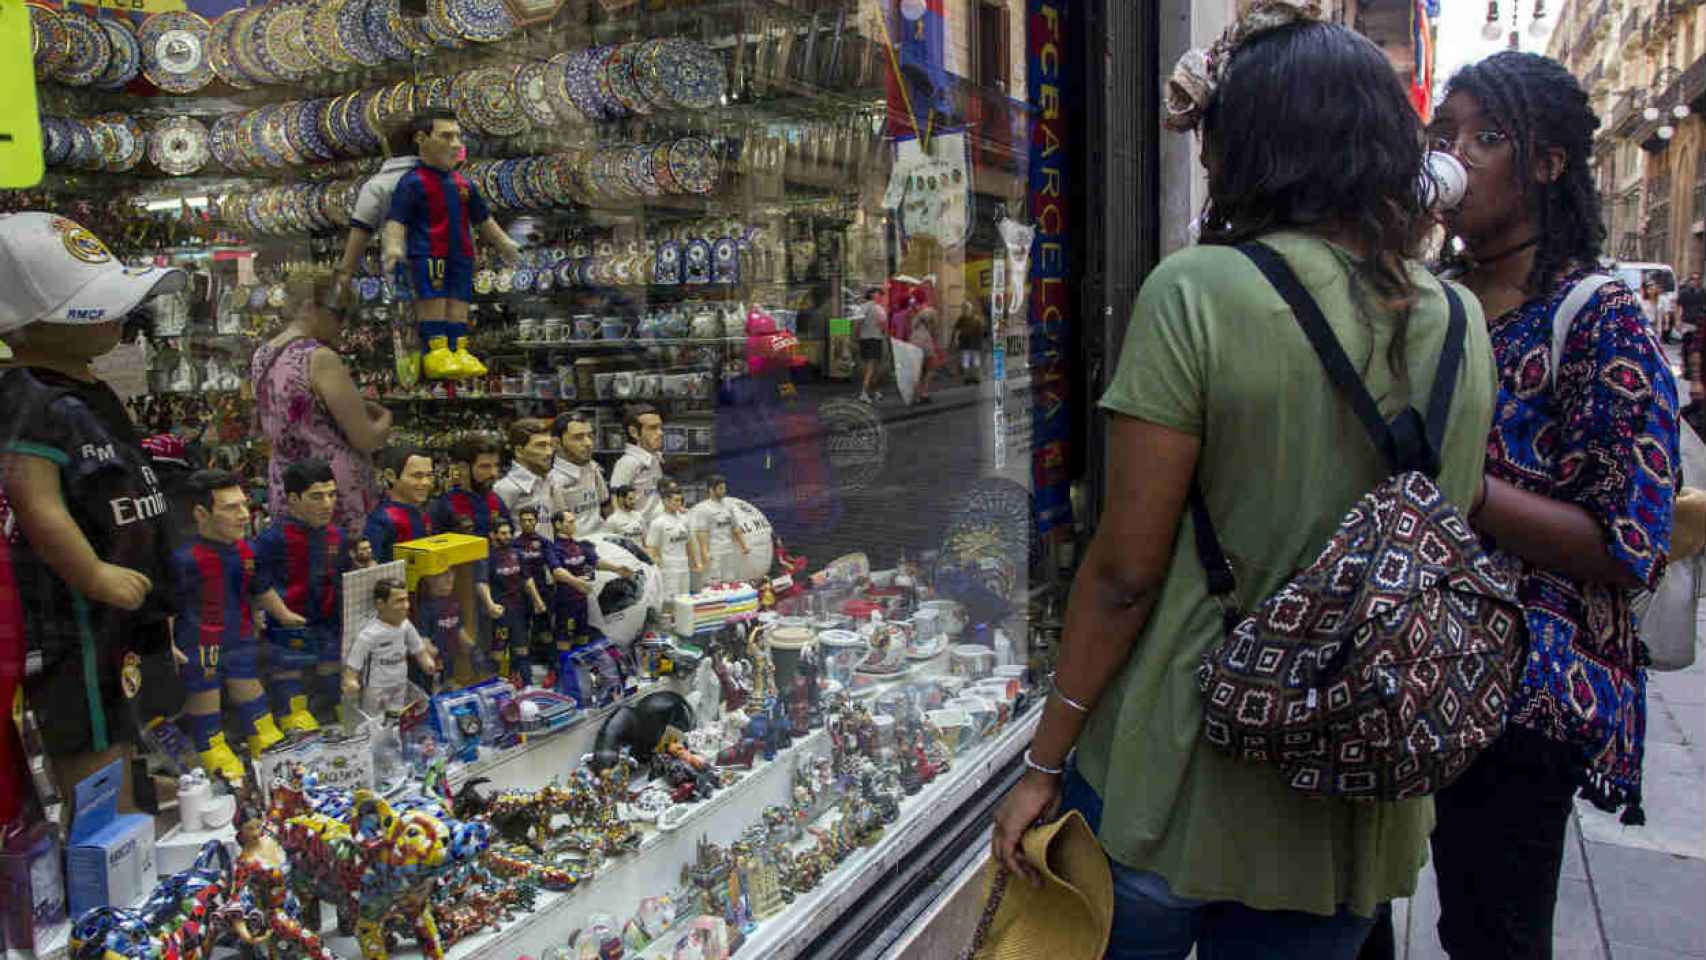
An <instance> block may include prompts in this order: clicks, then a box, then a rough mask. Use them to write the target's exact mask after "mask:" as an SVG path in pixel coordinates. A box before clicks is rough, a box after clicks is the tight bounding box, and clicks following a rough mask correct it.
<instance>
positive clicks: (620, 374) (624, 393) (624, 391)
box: [610, 370, 669, 447]
mask: <svg viewBox="0 0 1706 960" xmlns="http://www.w3.org/2000/svg"><path fill="white" fill-rule="evenodd" d="M610 395H611V396H613V397H616V398H617V399H618V400H626V399H628V398H630V397H632V396H633V395H634V372H633V371H632V370H619V371H617V372H616V373H613V374H611V375H610ZM668 445H669V444H668V441H667V439H666V441H665V443H664V446H665V447H668Z"/></svg>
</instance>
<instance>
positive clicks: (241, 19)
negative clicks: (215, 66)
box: [219, 7, 267, 87]
mask: <svg viewBox="0 0 1706 960" xmlns="http://www.w3.org/2000/svg"><path fill="white" fill-rule="evenodd" d="M260 12H261V11H260V8H258V7H248V8H244V9H237V10H233V11H231V12H230V13H227V14H225V15H224V16H222V17H220V18H219V19H220V20H221V21H226V20H229V21H230V24H229V26H227V27H226V28H225V30H224V32H223V33H222V36H223V37H224V38H225V42H224V43H223V45H222V46H223V47H224V56H225V57H227V58H228V59H229V60H230V62H231V66H232V67H233V69H234V72H235V73H237V74H238V75H239V76H240V77H242V80H243V83H244V85H245V86H248V87H254V86H259V85H261V84H264V83H266V82H267V79H266V78H265V77H263V76H262V75H261V66H260V64H259V63H258V62H257V61H256V60H255V57H254V49H253V48H254V44H253V43H251V42H250V41H249V28H250V27H252V26H254V23H255V17H256V16H257V15H258V14H259V13H260Z"/></svg>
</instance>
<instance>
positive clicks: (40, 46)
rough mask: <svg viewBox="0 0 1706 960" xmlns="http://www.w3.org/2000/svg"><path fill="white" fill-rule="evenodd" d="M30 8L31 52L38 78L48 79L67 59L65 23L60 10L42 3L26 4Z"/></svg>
mask: <svg viewBox="0 0 1706 960" xmlns="http://www.w3.org/2000/svg"><path fill="white" fill-rule="evenodd" d="M26 5H27V6H28V7H29V8H30V54H31V55H32V56H34V57H35V63H36V79H37V80H46V79H47V78H48V77H50V76H52V75H53V71H54V70H56V69H58V67H59V65H60V64H61V63H63V62H64V61H65V53H66V45H67V44H68V43H69V42H70V38H69V37H67V36H66V32H65V24H64V23H62V22H61V21H60V18H59V11H57V10H54V9H53V8H51V7H47V6H43V5H41V4H36V3H31V4H26Z"/></svg>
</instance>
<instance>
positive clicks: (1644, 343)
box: [1487, 270, 1682, 812]
mask: <svg viewBox="0 0 1706 960" xmlns="http://www.w3.org/2000/svg"><path fill="white" fill-rule="evenodd" d="M1585 275H1586V274H1585V271H1581V270H1577V271H1573V272H1571V273H1570V274H1569V275H1567V276H1565V277H1563V278H1561V279H1559V281H1558V282H1557V283H1556V284H1555V285H1554V286H1553V287H1552V289H1551V290H1550V291H1548V292H1547V293H1546V295H1544V296H1542V297H1537V298H1534V299H1532V300H1529V301H1528V302H1526V303H1524V304H1523V305H1522V306H1520V307H1518V308H1516V309H1514V310H1511V311H1509V312H1508V313H1506V314H1504V315H1503V316H1500V317H1498V318H1496V319H1494V320H1492V321H1490V322H1489V325H1488V326H1489V330H1490V333H1491V335H1492V341H1493V354H1494V357H1495V358H1496V359H1497V361H1498V365H1499V396H1498V405H1497V407H1496V408H1495V409H1494V411H1493V429H1492V434H1491V436H1490V437H1489V438H1488V441H1487V473H1488V475H1489V476H1494V477H1498V478H1499V479H1501V480H1505V481H1508V482H1510V483H1512V484H1514V485H1516V486H1518V487H1520V488H1522V489H1524V490H1527V491H1530V492H1532V493H1538V494H1541V495H1543V496H1547V497H1551V498H1552V499H1555V500H1562V501H1567V502H1569V503H1574V504H1576V505H1578V506H1580V507H1582V508H1583V509H1585V510H1587V511H1588V512H1589V513H1591V514H1592V515H1593V516H1594V518H1595V519H1596V520H1598V521H1599V524H1600V526H1601V527H1602V528H1603V529H1604V531H1605V534H1606V542H1607V544H1608V545H1609V549H1610V551H1611V554H1612V556H1613V557H1614V558H1615V559H1616V561H1617V562H1618V563H1619V564H1621V565H1622V566H1623V567H1625V568H1626V569H1627V570H1628V571H1629V572H1630V573H1632V574H1634V575H1635V577H1636V578H1637V579H1639V580H1640V581H1641V582H1642V583H1643V584H1644V585H1645V586H1646V588H1648V589H1651V588H1653V587H1656V586H1657V585H1658V582H1659V578H1660V577H1662V576H1663V574H1664V569H1665V561H1666V557H1667V555H1668V551H1669V547H1670V533H1671V504H1672V500H1673V498H1674V496H1675V493H1676V491H1677V489H1678V487H1679V486H1680V482H1681V480H1680V470H1681V462H1682V460H1681V455H1680V453H1679V449H1678V435H1677V431H1678V427H1677V396H1676V381H1675V378H1674V376H1673V374H1672V372H1671V369H1670V365H1669V361H1668V360H1667V359H1666V357H1665V354H1664V351H1663V349H1662V348H1661V347H1660V345H1659V343H1658V341H1657V339H1656V337H1655V335H1654V332H1653V330H1652V328H1651V326H1650V325H1649V324H1648V322H1647V319H1646V317H1645V315H1644V314H1643V313H1642V312H1641V307H1640V304H1639V302H1637V300H1636V298H1635V295H1634V293H1632V292H1631V291H1630V290H1629V288H1628V287H1627V286H1626V285H1624V284H1623V283H1622V282H1621V281H1615V282H1612V283H1608V284H1606V285H1605V286H1604V287H1601V288H1600V290H1599V291H1598V292H1597V293H1596V294H1594V296H1593V297H1592V298H1591V299H1589V300H1588V302H1587V304H1586V305H1585V306H1584V307H1583V308H1582V310H1581V312H1580V313H1579V314H1578V315H1577V317H1576V320H1575V322H1574V323H1573V324H1572V325H1571V328H1570V334H1569V336H1568V338H1567V339H1566V340H1565V343H1564V349H1563V352H1562V354H1561V357H1560V363H1559V370H1558V374H1557V377H1556V379H1557V384H1556V387H1555V388H1553V387H1552V385H1551V381H1552V379H1553V377H1552V371H1551V366H1552V322H1553V321H1552V315H1553V313H1554V311H1555V310H1556V309H1557V308H1558V305H1559V304H1560V303H1561V302H1562V301H1563V299H1564V298H1565V297H1566V296H1567V295H1568V294H1569V291H1570V290H1571V289H1572V288H1573V287H1574V286H1575V284H1576V282H1577V281H1579V280H1580V279H1582V277H1583V276H1585ZM1518 590H1519V595H1520V598H1521V600H1522V603H1523V606H1524V608H1525V610H1526V614H1527V617H1526V619H1527V626H1528V634H1529V651H1528V656H1527V659H1526V661H1525V663H1524V666H1523V670H1522V677H1521V682H1520V684H1519V687H1518V690H1517V691H1516V694H1515V697H1514V698H1513V703H1512V705H1511V711H1510V718H1511V722H1512V723H1516V724H1519V725H1521V726H1523V727H1526V728H1528V729H1531V730H1534V731H1536V732H1539V733H1541V734H1543V735H1545V736H1547V737H1548V738H1550V739H1553V740H1557V741H1561V742H1565V743H1569V744H1573V745H1575V746H1576V747H1577V748H1578V749H1579V750H1580V755H1581V760H1582V763H1583V766H1584V768H1585V777H1584V787H1583V792H1584V795H1586V796H1588V797H1589V798H1590V799H1592V800H1594V801H1595V802H1596V803H1598V804H1599V805H1600V806H1601V807H1604V808H1606V809H1616V808H1617V807H1620V806H1623V805H1630V806H1631V807H1633V808H1637V809H1638V805H1639V803H1640V800H1641V758H1642V753H1643V744H1644V741H1645V739H1646V726H1647V723H1646V721H1647V708H1646V686H1647V676H1646V670H1645V669H1644V668H1645V664H1646V650H1645V648H1644V647H1643V646H1642V644H1641V641H1640V636H1639V633H1638V629H1637V608H1636V601H1637V600H1638V599H1639V598H1640V597H1641V595H1642V592H1641V591H1637V590H1623V589H1619V588H1617V587H1613V586H1609V585H1606V584H1596V583H1582V582H1579V581H1576V580H1573V579H1571V578H1569V577H1567V576H1564V575H1563V574H1560V573H1557V572H1554V571H1550V570H1545V569H1541V568H1539V567H1536V566H1534V565H1532V564H1528V563H1524V564H1523V575H1522V581H1521V583H1520V585H1519V588H1518ZM1631 812H1633V811H1631Z"/></svg>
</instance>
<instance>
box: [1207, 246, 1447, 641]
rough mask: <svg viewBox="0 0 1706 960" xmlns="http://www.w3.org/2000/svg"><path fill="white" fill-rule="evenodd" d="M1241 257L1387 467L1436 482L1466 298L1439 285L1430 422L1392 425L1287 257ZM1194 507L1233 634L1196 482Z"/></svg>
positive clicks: (1222, 556)
mask: <svg viewBox="0 0 1706 960" xmlns="http://www.w3.org/2000/svg"><path fill="white" fill-rule="evenodd" d="M1238 251H1239V252H1240V253H1242V254H1244V255H1245V256H1246V257H1249V258H1250V260H1251V262H1253V263H1254V264H1255V265H1256V268H1257V269H1259V270H1261V271H1262V275H1263V276H1265V277H1267V279H1268V282H1269V283H1270V284H1272V285H1273V287H1274V289H1275V290H1276V291H1277V292H1278V293H1279V295H1280V296H1281V297H1282V298H1284V299H1285V302H1286V304H1287V305H1288V306H1290V307H1291V311H1292V313H1293V314H1295V315H1296V317H1297V323H1298V326H1300V327H1302V328H1303V333H1304V335H1305V336H1306V337H1308V338H1309V344H1310V346H1312V347H1314V348H1315V354H1316V356H1317V357H1319V358H1320V360H1321V366H1322V367H1323V368H1324V369H1325V370H1326V372H1327V379H1329V380H1330V381H1332V383H1333V386H1334V387H1335V388H1336V389H1337V390H1338V391H1339V394H1340V395H1341V396H1343V397H1344V398H1345V401H1346V402H1347V403H1349V404H1350V405H1351V411H1352V412H1353V413H1355V414H1356V417H1357V419H1358V420H1359V421H1361V422H1362V425H1363V429H1364V430H1365V431H1366V432H1367V433H1368V437H1369V440H1370V441H1372V442H1373V443H1374V447H1375V449H1376V450H1378V451H1379V452H1380V455H1381V457H1382V458H1383V459H1384V460H1385V461H1386V463H1387V465H1388V466H1389V467H1390V468H1391V469H1392V470H1393V471H1395V472H1396V471H1400V470H1409V469H1415V470H1422V471H1424V472H1426V473H1427V474H1428V475H1430V476H1437V475H1438V474H1439V469H1440V456H1439V451H1440V450H1441V449H1442V447H1443V444H1444V440H1445V425H1446V420H1447V419H1449V417H1450V413H1451V400H1452V396H1453V395H1454V394H1455V393H1456V391H1457V372H1458V369H1459V368H1460V367H1461V366H1462V365H1463V351H1464V340H1465V335H1466V333H1467V327H1468V319H1467V315H1466V313H1465V311H1464V309H1463V301H1462V298H1460V297H1459V296H1458V295H1457V292H1456V291H1455V290H1453V289H1452V288H1451V285H1450V284H1449V283H1445V282H1443V281H1442V282H1441V283H1440V287H1441V289H1442V290H1443V291H1444V292H1445V299H1446V303H1447V305H1448V306H1449V308H1450V320H1449V323H1448V325H1447V329H1446V335H1445V345H1444V347H1443V348H1442V349H1441V351H1440V357H1439V367H1438V369H1437V370H1436V371H1435V373H1434V384H1433V390H1432V392H1431V393H1430V395H1429V397H1428V414H1427V419H1426V421H1425V422H1424V421H1423V420H1422V417H1421V415H1420V414H1418V413H1417V412H1416V410H1415V408H1414V407H1411V408H1409V409H1406V410H1405V411H1404V412H1403V413H1401V414H1399V415H1398V416H1397V417H1395V418H1394V419H1393V420H1392V421H1391V422H1390V423H1388V422H1387V420H1386V418H1385V417H1383V416H1381V414H1380V407H1379V406H1378V405H1376V404H1375V402H1374V398H1373V397H1372V396H1370V395H1369V392H1368V387H1367V386H1366V385H1365V384H1364V383H1363V382H1362V377H1360V376H1359V375H1358V374H1357V372H1356V367H1354V366H1352V364H1351V360H1350V357H1348V356H1346V355H1345V350H1344V347H1342V346H1340V345H1339V340H1338V337H1336V336H1334V335H1333V329H1332V327H1330V326H1329V325H1328V323H1327V318H1326V317H1325V316H1323V315H1322V313H1321V307H1320V305H1318V304H1317V303H1316V302H1315V298H1314V297H1311V296H1310V295H1309V291H1307V290H1305V289H1304V288H1303V283H1302V281H1300V280H1299V279H1298V278H1297V274H1296V273H1295V272H1293V271H1292V269H1291V266H1290V265H1289V264H1287V263H1286V262H1285V259H1284V258H1283V257H1281V256H1280V255H1279V253H1278V252H1277V251H1275V250H1274V249H1273V248H1272V247H1269V246H1267V245H1265V244H1262V243H1246V244H1243V245H1241V246H1239V247H1238ZM1189 505H1190V509H1191V520H1192V525H1193V528H1194V532H1195V539H1196V547H1197V556H1198V559H1200V560H1201V561H1202V564H1203V570H1204V572H1205V573H1206V574H1207V576H1208V591H1209V594H1210V595H1211V596H1213V597H1216V598H1217V599H1220V600H1221V601H1222V604H1223V607H1224V608H1225V616H1226V626H1227V629H1228V630H1230V629H1231V628H1232V627H1233V626H1235V625H1236V621H1237V614H1236V611H1235V610H1234V609H1233V607H1232V605H1231V604H1230V603H1228V601H1229V599H1230V598H1231V595H1232V592H1233V589H1234V587H1235V585H1236V584H1235V580H1234V577H1233V573H1232V564H1231V562H1230V561H1229V560H1228V559H1227V556H1226V551H1225V549H1223V548H1222V547H1221V545H1220V538H1219V537H1218V536H1216V534H1215V532H1214V521H1213V520H1212V519H1211V518H1210V517H1209V514H1208V503H1207V501H1206V500H1205V498H1204V497H1203V492H1202V485H1201V484H1200V483H1195V482H1193V483H1192V484H1191V492H1190V501H1189Z"/></svg>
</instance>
